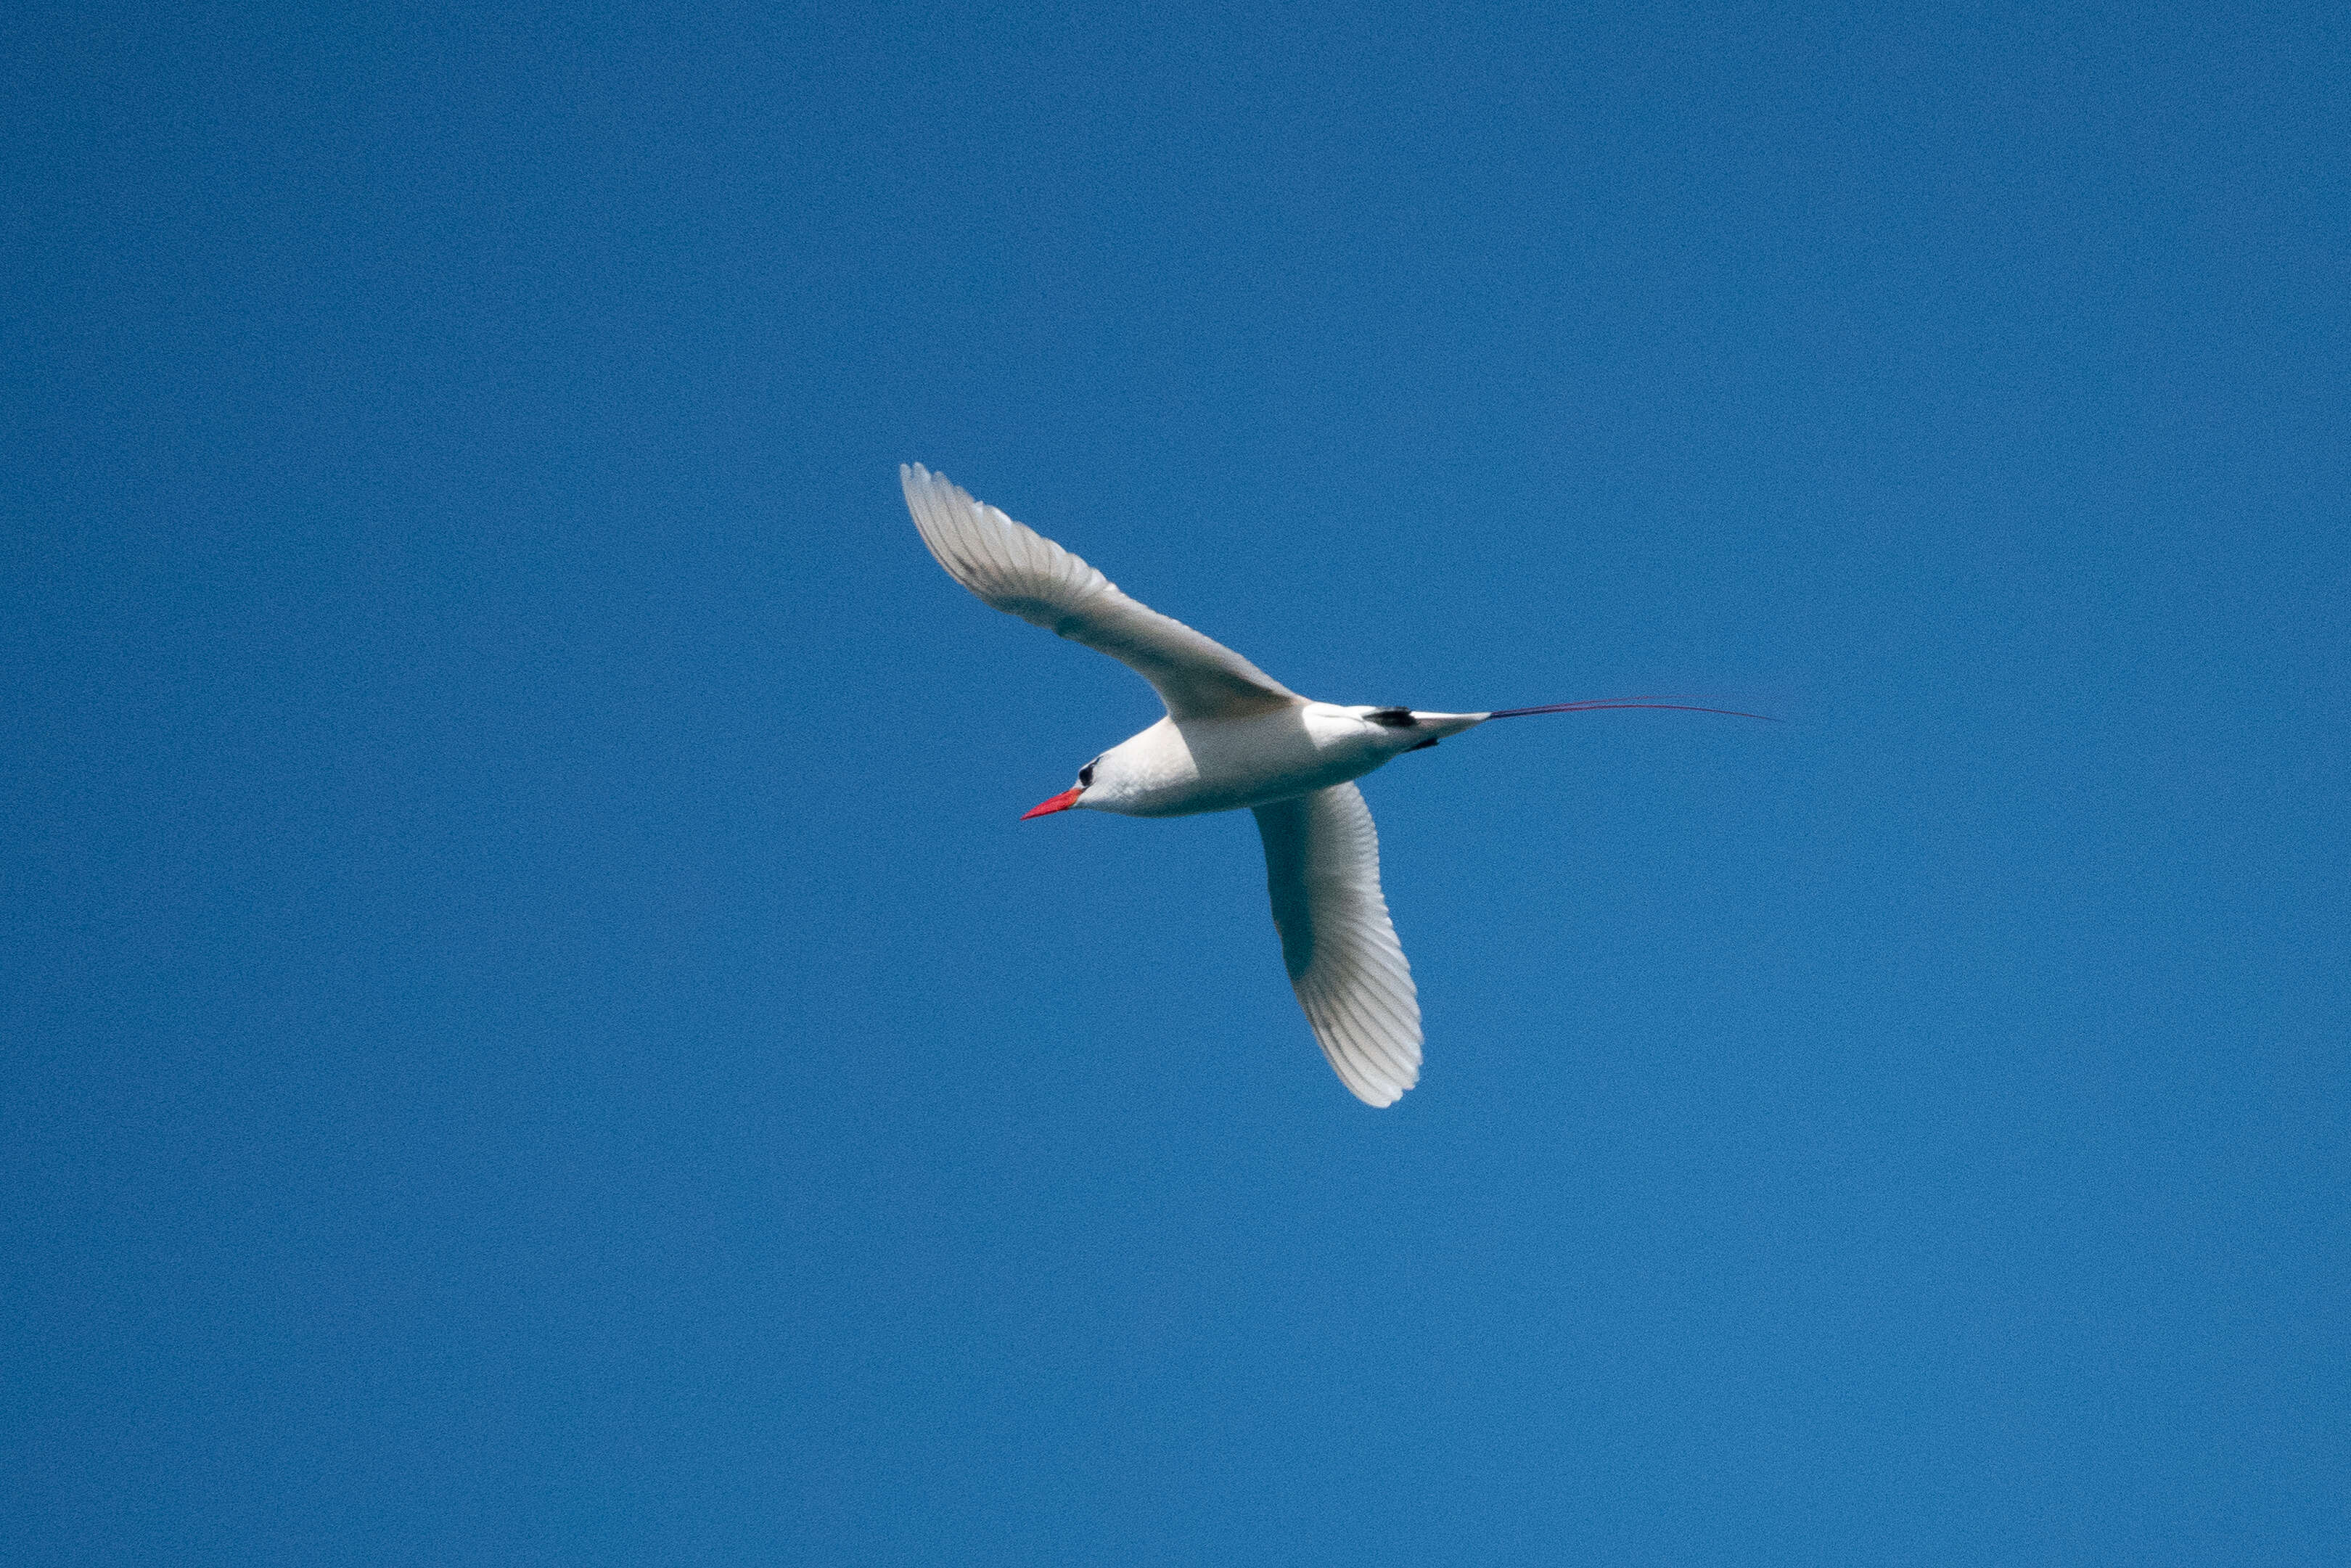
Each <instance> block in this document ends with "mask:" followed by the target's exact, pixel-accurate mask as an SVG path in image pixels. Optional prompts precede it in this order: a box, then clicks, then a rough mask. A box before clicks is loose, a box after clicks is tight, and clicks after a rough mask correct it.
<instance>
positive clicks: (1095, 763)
mask: <svg viewBox="0 0 2351 1568" xmlns="http://www.w3.org/2000/svg"><path fill="white" fill-rule="evenodd" d="M1101 766H1102V758H1099V757H1097V758H1094V759H1093V760H1092V762H1089V763H1087V764H1086V765H1085V766H1084V767H1083V768H1079V769H1078V781H1077V782H1076V783H1075V784H1072V785H1071V786H1070V787H1069V788H1068V789H1064V790H1062V791H1061V793H1060V794H1058V795H1056V796H1054V797H1053V798H1052V799H1051V800H1040V801H1039V802H1038V803H1037V804H1036V805H1034V806H1031V807H1029V810H1025V811H1023V812H1021V813H1020V820H1021V821H1024V822H1025V821H1028V820H1029V818H1031V817H1047V816H1050V815H1052V814H1053V813H1054V812H1055V811H1066V810H1070V809H1071V807H1073V806H1080V805H1083V804H1084V803H1085V798H1086V791H1087V790H1089V789H1092V788H1093V787H1094V772H1095V770H1096V769H1097V768H1101Z"/></svg>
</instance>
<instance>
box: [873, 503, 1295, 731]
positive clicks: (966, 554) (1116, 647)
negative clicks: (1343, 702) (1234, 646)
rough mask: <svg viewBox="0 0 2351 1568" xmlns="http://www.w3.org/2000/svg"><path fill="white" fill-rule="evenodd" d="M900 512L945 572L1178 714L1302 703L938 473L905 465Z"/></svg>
mask: <svg viewBox="0 0 2351 1568" xmlns="http://www.w3.org/2000/svg"><path fill="white" fill-rule="evenodd" d="M898 479H899V482H900V483H901V484H902V485H904V486H905V490H906V509H907V510H908V511H910V512H912V513H913V514H914V527H915V528H919V529H921V530H922V535H923V542H924V543H925V544H926V545H928V546H930V548H931V554H932V555H934V556H935V557H937V558H938V562H939V564H940V565H941V566H943V567H945V568H946V569H947V575H948V576H949V577H952V578H954V579H955V580H956V581H957V582H960V583H962V584H963V585H964V586H965V587H966V588H968V589H970V590H971V591H973V592H974V593H976V594H977V595H979V597H980V599H981V600H982V601H985V602H987V604H990V605H992V606H994V607H995V608H996V609H998V610H1002V611H1005V612H1008V613H1010V614H1013V615H1018V616H1019V617H1020V619H1021V620H1023V621H1026V622H1029V624H1031V625H1034V626H1042V627H1044V628H1045V629H1046V630H1047V631H1049V632H1059V633H1060V634H1061V635H1062V636H1064V637H1067V638H1069V639H1070V640H1071V642H1074V643H1084V644H1085V645H1086V646H1087V647H1089V648H1093V649H1097V650H1099V651H1100V652H1102V653H1108V654H1109V655H1110V656H1111V657H1112V658H1113V659H1116V660H1118V661H1120V662H1121V663H1122V664H1125V665H1127V666H1128V667H1129V668H1130V669H1132V670H1134V673H1135V674H1138V675H1141V676H1142V677H1143V678H1144V680H1146V681H1149V682H1150V683H1151V685H1152V686H1153V688H1154V689H1155V690H1156V691H1157V692H1158V693H1159V696H1160V700H1161V701H1163V702H1165V704H1166V705H1167V711H1168V712H1169V713H1170V714H1172V715H1174V716H1175V717H1177V718H1235V717H1239V716H1243V715H1247V714H1256V713H1270V712H1272V711H1274V710H1276V709H1279V708H1285V707H1293V706H1297V705H1298V704H1299V703H1301V702H1302V701H1303V700H1304V699H1303V698H1301V697H1300V696H1299V695H1297V694H1295V693H1294V692H1292V691H1290V688H1289V687H1287V686H1285V685H1282V684H1281V683H1280V682H1279V681H1277V680H1275V679H1274V678H1273V677H1272V676H1270V675H1269V674H1266V673H1265V672H1264V671H1262V670H1260V669H1259V668H1258V667H1257V666H1256V665H1255V664H1250V663H1249V661H1248V660H1247V659H1244V658H1242V657H1241V656H1240V655H1239V654H1238V653H1234V652H1233V651H1232V650H1231V649H1230V648H1228V647H1226V646H1224V645H1223V644H1222V643H1217V642H1215V641H1214V640H1212V639H1210V638H1207V637H1203V636H1202V635H1200V633H1198V632H1195V631H1193V630H1192V629H1191V628H1190V627H1189V626H1186V625H1185V624H1184V623H1183V622H1181V621H1176V620H1172V619H1170V618H1169V617H1167V616H1165V615H1162V614H1160V613H1159V612H1157V611H1155V610H1151V609H1149V608H1146V607H1145V606H1144V605H1142V604H1139V603H1137V602H1136V601H1134V600H1132V599H1129V598H1128V597H1127V596H1126V595H1125V594H1123V593H1121V592H1120V591H1118V588H1117V585H1116V584H1114V583H1113V582H1112V581H1111V580H1110V579H1108V578H1106V577H1104V576H1103V575H1102V573H1101V572H1099V571H1096V570H1094V569H1093V568H1092V567H1090V566H1088V565H1087V564H1086V563H1085V562H1084V561H1082V560H1080V559H1078V558H1077V557H1076V556H1073V555H1071V553H1070V552H1069V551H1068V550H1065V549H1062V548H1061V546H1059V545H1057V544H1055V543H1054V542H1053V541H1052V540H1050V539H1049V538H1045V537H1044V536H1043V535H1041V534H1039V533H1037V532H1035V531H1034V530H1033V529H1030V528H1023V527H1022V526H1021V525H1020V524H1019V523H1016V522H1014V521H1013V520H1012V519H1011V518H1010V517H1006V516H1005V515H1004V514H1003V513H1002V512H1000V511H998V510H997V509H996V508H995V507H987V506H982V505H981V504H980V503H979V502H977V501H975V500H973V499H972V498H971V497H970V496H969V495H968V494H967V493H966V492H965V491H964V490H963V489H962V488H961V487H960V486H956V485H954V484H951V483H949V482H948V480H947V478H946V476H944V475H939V474H933V473H931V472H930V471H929V470H928V469H926V468H925V467H924V466H923V465H921V464H919V463H916V464H911V465H901V466H900V468H899V470H898Z"/></svg>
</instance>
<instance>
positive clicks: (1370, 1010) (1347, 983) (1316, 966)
mask: <svg viewBox="0 0 2351 1568" xmlns="http://www.w3.org/2000/svg"><path fill="white" fill-rule="evenodd" d="M898 475H899V479H900V482H901V483H902V484H903V486H904V488H905V492H906V507H907V509H908V510H909V511H910V512H912V513H913V514H914V526H915V527H916V528H918V529H920V530H921V532H922V536H923V542H924V543H925V544H926V545H928V546H929V547H930V550H931V554H932V555H933V556H935V557H936V558H937V559H938V562H939V564H940V565H941V566H943V567H945V568H946V570H947V572H948V575H950V576H952V577H953V578H954V579H955V580H956V581H957V582H960V583H962V584H963V585H964V586H965V587H966V588H968V589H970V590H971V591H972V592H974V593H976V594H977V595H978V596H979V597H980V599H981V600H983V601H986V602H987V603H988V604H990V605H993V606H994V607H995V608H997V609H998V610H1002V611H1005V612H1008V613H1009V614H1013V615H1018V616H1019V617H1020V618H1021V619H1022V620H1024V621H1027V622H1031V623H1032V624H1035V625H1039V626H1043V627H1045V628H1047V629H1048V630H1050V631H1052V632H1058V633H1059V634H1061V636H1064V637H1067V638H1070V639H1071V641H1073V642H1079V643H1085V644H1086V645H1087V646H1088V647H1091V648H1095V649H1098V650H1100V651H1101V652H1102V653H1108V654H1110V655H1111V656H1112V657H1113V658H1115V659H1118V660H1120V661H1121V662H1123V663H1124V664H1127V665H1128V666H1129V667H1131V668H1132V669H1134V672H1135V673H1136V674H1140V675H1141V676H1143V677H1144V679H1145V680H1147V681H1149V682H1150V683H1151V685H1153V687H1154V688H1155V689H1156V690H1157V691H1158V693H1159V695H1160V698H1161V700H1163V701H1164V702H1165V704H1166V705H1167V716H1165V718H1162V719H1161V720H1159V722H1158V723H1156V724H1154V725H1152V726H1151V727H1149V728H1147V729H1144V730H1143V731H1141V732H1140V733H1138V734H1135V735H1133V736H1130V737H1127V738H1126V739H1125V740H1123V741H1121V742H1120V743H1119V744H1118V745H1116V746H1113V747H1111V748H1110V749H1109V750H1108V751H1105V752H1103V753H1102V755H1101V756H1100V757H1097V758H1094V759H1093V760H1092V762H1089V763H1087V764H1086V765H1085V766H1084V767H1083V768H1080V769H1079V770H1078V781H1077V783H1076V784H1075V785H1073V786H1071V788H1070V789H1065V790H1063V791H1062V792H1061V794H1059V795H1056V796H1054V797H1052V798H1051V799H1050V800H1046V801H1044V802H1043V803H1042V804H1040V805H1039V806H1037V807H1036V808H1034V809H1033V810H1030V811H1029V812H1028V813H1027V814H1028V815H1029V816H1031V817H1041V816H1046V815H1049V814H1050V813H1052V812H1055V811H1066V810H1072V809H1076V808H1082V809H1085V810H1096V811H1113V812H1116V813H1118V814H1119V815H1121V816H1127V817H1186V816H1192V815H1195V814H1196V813H1198V812H1202V811H1231V810H1239V809H1240V808H1242V807H1244V806H1246V807H1249V809H1250V810H1253V811H1255V812H1256V814H1257V822H1258V831H1259V835H1260V836H1261V837H1262V838H1263V840H1264V841H1265V859H1266V883H1267V888H1268V891H1269V893H1270V894H1271V896H1272V901H1273V921H1274V925H1275V927H1276V928H1277V929H1278V930H1279V931H1280V934H1281V956H1282V961H1283V963H1284V965H1285V966H1286V967H1288V968H1289V970H1290V986H1291V988H1292V989H1293V990H1295V991H1296V992H1297V994H1298V1000H1299V1003H1300V1005H1301V1007H1303V1008H1304V1009H1306V1017H1307V1020H1308V1021H1309V1022H1310V1023H1311V1025H1312V1026H1313V1029H1314V1037H1315V1039H1316V1040H1318V1041H1320V1042H1321V1044H1322V1051H1323V1054H1324V1055H1325V1056H1326V1057H1328V1058H1329V1059H1330V1061H1331V1065H1332V1068H1333V1069H1334V1070H1336V1071H1337V1072H1338V1074H1339V1077H1340V1080H1341V1082H1344V1083H1345V1084H1346V1085H1347V1087H1348V1088H1349V1089H1350V1090H1352V1091H1353V1092H1354V1094H1355V1095H1356V1097H1357V1098H1359V1099H1361V1100H1363V1101H1364V1102H1365V1103H1368V1104H1372V1105H1390V1104H1394V1103H1395V1101H1396V1100H1397V1099H1398V1098H1399V1097H1400V1096H1401V1095H1402V1094H1403V1093H1404V1092H1405V1090H1407V1089H1409V1088H1411V1087H1412V1086H1413V1084H1414V1083H1416V1082H1418V1080H1419V1077H1420V1046H1421V1033H1420V1003H1419V1000H1418V998H1417V995H1416V991H1415V989H1414V987H1413V982H1412V969H1411V966H1409V965H1408V964H1406V963H1405V956H1404V949H1403V947H1402V946H1400V945H1399V944H1398V943H1397V941H1396V936H1395V926H1394V925H1393V924H1392V923H1391V922H1390V921H1389V919H1388V908H1387V901H1386V899H1385V898H1384V896H1383V895H1382V894H1381V892H1380V852H1379V836H1378V834H1377V833H1376V832H1375V831H1374V830H1373V827H1372V814H1371V811H1370V810H1369V809H1368V808H1367V807H1365V806H1364V797H1363V794H1362V792H1361V791H1360V790H1358V789H1356V788H1355V785H1354V780H1355V779H1360V778H1362V777H1363V776H1364V774H1366V773H1369V772H1371V771H1372V770H1373V769H1374V768H1378V767H1380V766H1382V765H1383V764H1384V763H1386V762H1389V761H1391V760H1393V759H1394V758H1397V757H1401V756H1402V755H1404V754H1405V752H1407V751H1417V750H1419V749H1421V748H1422V747H1429V746H1434V745H1436V744H1437V741H1439V740H1441V739H1443V738H1444V737H1447V736H1450V735H1458V734H1460V733H1461V732H1462V731H1464V730H1467V729H1470V728H1473V727H1476V726H1478V725H1481V724H1483V723H1485V722H1486V721H1487V720H1488V719H1491V718H1511V717H1516V716H1520V715H1521V714H1534V713H1558V712H1568V711H1573V710H1579V709H1585V708H1594V707H1662V706H1680V705H1677V704H1667V703H1657V702H1648V701H1635V702H1625V703H1557V704H1552V705H1551V706H1546V707H1539V708H1509V709H1503V710H1501V711H1499V712H1493V713H1422V712H1416V711H1415V710H1412V709H1409V708H1401V707H1343V706H1337V705H1335V704H1332V703H1320V702H1313V701H1310V700H1309V699H1307V698H1305V697H1302V696H1300V695H1298V694H1297V693H1295V692H1293V691H1291V690H1290V688H1289V687H1287V686H1285V685H1281V684H1280V682H1278V681H1276V680H1274V679H1273V678H1272V677H1271V676H1270V675H1268V674H1266V673H1265V672H1264V671H1262V670H1260V669H1259V668H1258V667H1257V666H1256V665H1255V664H1250V663H1249V661H1248V660H1247V659H1244V658H1242V657H1241V656H1240V655H1239V654H1238V653H1234V652H1233V651H1232V650H1231V649H1229V648H1227V647H1225V646H1223V645H1222V644H1221V643H1216V642H1213V641H1211V640H1210V639H1208V638H1207V637H1204V636H1202V635H1201V634H1200V633H1199V632H1195V631H1193V630H1192V629H1191V628H1190V627H1189V626H1186V625H1185V624H1184V623H1183V622H1179V621H1174V620H1170V619H1169V618H1168V617H1166V616H1165V615H1161V614H1159V613H1158V612H1155V611H1153V610H1150V609H1147V608H1145V607H1144V605H1141V604H1138V603H1137V602H1135V601H1134V600H1132V599H1130V598H1128V597H1127V596H1126V595H1125V594H1123V593H1121V592H1120V591H1118V589H1117V587H1116V586H1115V585H1114V584H1113V583H1112V582H1111V580H1109V579H1108V578H1105V577H1104V576H1102V573H1101V572H1099V571H1096V570H1094V569H1093V568H1092V567H1091V566H1088V565H1087V564H1086V563H1085V562H1084V561H1082V560H1081V559H1078V558H1077V557H1076V556H1073V555H1071V553H1070V552H1069V551H1067V550H1065V549H1061V546H1059V545H1057V544H1055V543H1054V542H1053V541H1052V540H1050V539H1049V538H1043V537H1042V536H1041V535H1039V534H1037V533H1035V532H1033V531H1031V530H1030V529H1029V528H1023V527H1022V526H1021V525H1020V524H1019V523H1016V522H1014V521H1013V520H1012V519H1011V518H1010V517H1006V516H1005V515H1004V514H1003V513H1002V512H1000V511H998V510H997V509H996V508H995V507H985V506H982V505H980V504H979V503H978V502H977V501H975V500H973V499H972V498H971V497H969V496H968V495H967V494H965V493H964V492H963V491H962V490H961V489H958V488H957V487H956V486H954V485H952V484H950V483H948V482H947V480H946V478H945V477H944V476H940V475H936V474H932V473H930V472H928V471H927V470H925V468H923V467H922V465H919V464H915V465H907V466H903V467H901V468H900V469H899V471H898ZM1701 711H1706V712H1719V711H1722V710H1719V709H1705V710H1701ZM1750 716H1751V715H1750Z"/></svg>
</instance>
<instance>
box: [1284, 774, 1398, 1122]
mask: <svg viewBox="0 0 2351 1568" xmlns="http://www.w3.org/2000/svg"><path fill="white" fill-rule="evenodd" d="M1256 810H1257V829H1258V831H1259V833H1260V834H1262V835H1264V838H1265V880H1266V885H1267V886H1268V887H1269V888H1270V890H1271V891H1272V894H1273V924H1274V925H1275V927H1276V929H1278V930H1280V933H1281V957H1282V962H1283V963H1285V964H1287V965H1288V966H1289V967H1290V987H1291V988H1292V989H1294V990H1295V991H1297V993H1298V1000H1299V1005H1301V1007H1303V1008H1304V1009H1306V1019H1307V1021H1308V1022H1309V1023H1311V1024H1312V1025H1313V1026H1314V1038H1315V1039H1316V1040H1321V1041H1322V1054H1323V1055H1325V1056H1327V1057H1329V1058H1330V1059H1331V1065H1332V1067H1334V1068H1336V1069H1337V1070H1338V1072H1339V1079H1340V1082H1343V1083H1344V1084H1346V1086H1347V1087H1348V1088H1349V1089H1352V1090H1353V1091H1354V1092H1355V1098H1357V1099H1358V1100H1361V1101H1363V1102H1364V1103H1365V1104H1367V1105H1393V1104H1395V1103H1396V1101H1397V1099H1398V1098H1399V1097H1401V1096H1402V1095H1403V1093H1404V1092H1405V1090H1407V1089H1409V1088H1411V1087H1412V1086H1413V1085H1414V1084H1415V1083H1416V1082H1419V1080H1420V1001H1419V998H1418V997H1417V995H1416V993H1415V991H1414V989H1413V984H1412V966H1411V965H1409V964H1406V963H1405V961H1404V948H1403V947H1402V946H1400V945H1398V943H1397V942H1396V935H1395V926H1394V925H1391V924H1389V922H1388V903H1387V900H1386V899H1384V898H1383V897H1382V896H1380V836H1379V834H1378V833H1377V832H1376V831H1374V829H1373V827H1372V812H1371V808H1369V807H1367V806H1365V805H1364V795H1363V791H1362V790H1360V789H1356V788H1355V787H1354V786H1353V784H1334V785H1332V787H1331V788H1330V789H1317V790H1315V791H1314V792H1313V793H1312V794H1310V795H1299V796H1296V797H1293V798H1292V799H1290V800H1276V801H1275V802H1273V804H1271V805H1270V806H1259V807H1258V808H1257V809H1256Z"/></svg>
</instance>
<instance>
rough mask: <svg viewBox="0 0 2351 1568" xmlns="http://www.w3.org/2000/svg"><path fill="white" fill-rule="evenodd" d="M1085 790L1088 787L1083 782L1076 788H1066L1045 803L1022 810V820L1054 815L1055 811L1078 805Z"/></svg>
mask: <svg viewBox="0 0 2351 1568" xmlns="http://www.w3.org/2000/svg"><path fill="white" fill-rule="evenodd" d="M1085 792H1086V787H1085V786H1084V785H1082V784H1081V785H1079V786H1078V787H1077V788H1076V789H1064V790H1062V791H1061V793H1060V794H1058V795H1056V796H1054V797H1053V798H1052V799H1051V800H1048V801H1046V802H1045V803H1044V804H1043V805H1041V806H1031V807H1029V809H1028V810H1025V811H1023V812H1021V813H1020V820H1021V821H1024V822H1025V821H1028V820H1029V818H1031V817H1047V816H1050V815H1052V813H1054V812H1055V811H1066V810H1069V809H1070V808H1071V807H1072V806H1074V805H1076V804H1077V803H1078V797H1079V796H1081V795H1082V794H1084V793H1085Z"/></svg>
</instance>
